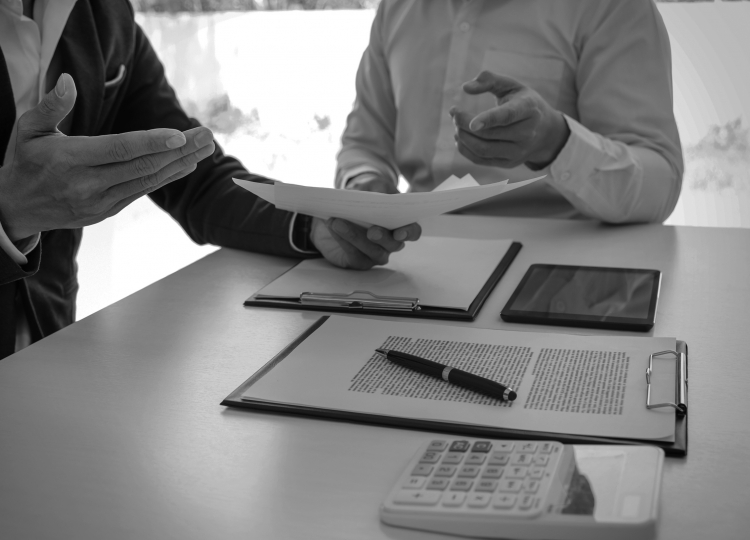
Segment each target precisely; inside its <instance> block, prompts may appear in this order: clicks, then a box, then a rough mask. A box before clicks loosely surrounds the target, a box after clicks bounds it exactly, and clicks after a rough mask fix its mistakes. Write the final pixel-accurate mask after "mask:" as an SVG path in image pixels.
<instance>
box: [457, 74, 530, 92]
mask: <svg viewBox="0 0 750 540" xmlns="http://www.w3.org/2000/svg"><path fill="white" fill-rule="evenodd" d="M523 87H524V86H523V84H521V83H520V82H518V81H517V80H515V79H513V78H511V77H504V76H502V75H497V74H496V73H492V72H491V71H483V72H481V73H480V74H479V75H477V78H476V79H474V80H473V81H469V82H466V83H464V86H463V89H464V92H466V93H467V94H471V95H476V94H484V93H485V92H490V93H492V94H494V95H495V96H496V97H499V98H501V97H504V96H506V95H508V94H510V93H511V92H515V91H516V90H520V89H521V88H523Z"/></svg>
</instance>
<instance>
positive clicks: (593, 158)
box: [549, 114, 606, 191]
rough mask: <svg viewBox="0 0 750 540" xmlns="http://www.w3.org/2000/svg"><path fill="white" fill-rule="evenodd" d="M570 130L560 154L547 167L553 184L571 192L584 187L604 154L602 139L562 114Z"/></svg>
mask: <svg viewBox="0 0 750 540" xmlns="http://www.w3.org/2000/svg"><path fill="white" fill-rule="evenodd" d="M563 117H564V118H565V121H566V122H567V123H568V127H569V128H570V135H569V136H568V140H567V142H566V143H565V146H563V148H562V150H560V153H559V154H557V157H556V158H555V160H554V161H553V162H552V163H551V164H550V165H549V175H550V177H551V179H552V180H553V183H556V184H558V185H560V186H561V187H564V188H566V189H568V190H571V191H577V189H576V186H577V185H578V184H581V185H578V187H584V186H585V184H586V180H587V179H588V178H589V177H590V176H591V175H592V174H594V172H595V171H596V169H597V167H598V165H599V164H600V162H601V158H602V156H603V155H604V156H605V157H606V153H605V151H604V148H602V137H601V136H600V135H597V134H595V133H593V132H592V131H591V130H589V129H588V128H586V127H584V126H583V125H582V124H580V123H579V122H577V121H576V120H574V119H572V118H571V117H569V116H568V115H566V114H564V115H563Z"/></svg>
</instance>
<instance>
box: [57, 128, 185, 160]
mask: <svg viewBox="0 0 750 540" xmlns="http://www.w3.org/2000/svg"><path fill="white" fill-rule="evenodd" d="M68 141H69V142H68V143H67V144H68V145H69V146H70V148H69V152H70V154H71V155H72V156H75V158H76V161H77V162H78V163H79V164H81V165H90V166H91V165H107V164H110V163H121V162H123V161H131V160H133V159H136V158H139V157H141V156H145V155H149V154H157V153H159V152H167V151H169V150H174V149H175V148H180V147H181V146H184V145H185V143H186V142H187V139H186V138H185V135H184V134H183V133H182V132H181V131H178V130H176V129H166V128H160V129H151V130H149V131H131V132H129V133H120V134H117V135H100V136H98V137H68Z"/></svg>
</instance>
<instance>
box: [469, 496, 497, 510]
mask: <svg viewBox="0 0 750 540" xmlns="http://www.w3.org/2000/svg"><path fill="white" fill-rule="evenodd" d="M491 498H492V495H490V494H489V493H469V497H468V501H467V503H466V506H468V507H470V508H484V507H485V506H487V505H488V504H490V499H491Z"/></svg>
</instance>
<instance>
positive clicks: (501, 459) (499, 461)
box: [489, 452, 510, 465]
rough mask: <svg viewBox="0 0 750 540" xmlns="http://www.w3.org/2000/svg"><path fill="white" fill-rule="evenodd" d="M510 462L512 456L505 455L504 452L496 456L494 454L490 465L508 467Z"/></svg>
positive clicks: (497, 453)
mask: <svg viewBox="0 0 750 540" xmlns="http://www.w3.org/2000/svg"><path fill="white" fill-rule="evenodd" d="M508 462H510V454H505V453H503V452H495V453H494V454H492V457H491V458H490V461H489V464H490V465H507V464H508Z"/></svg>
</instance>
